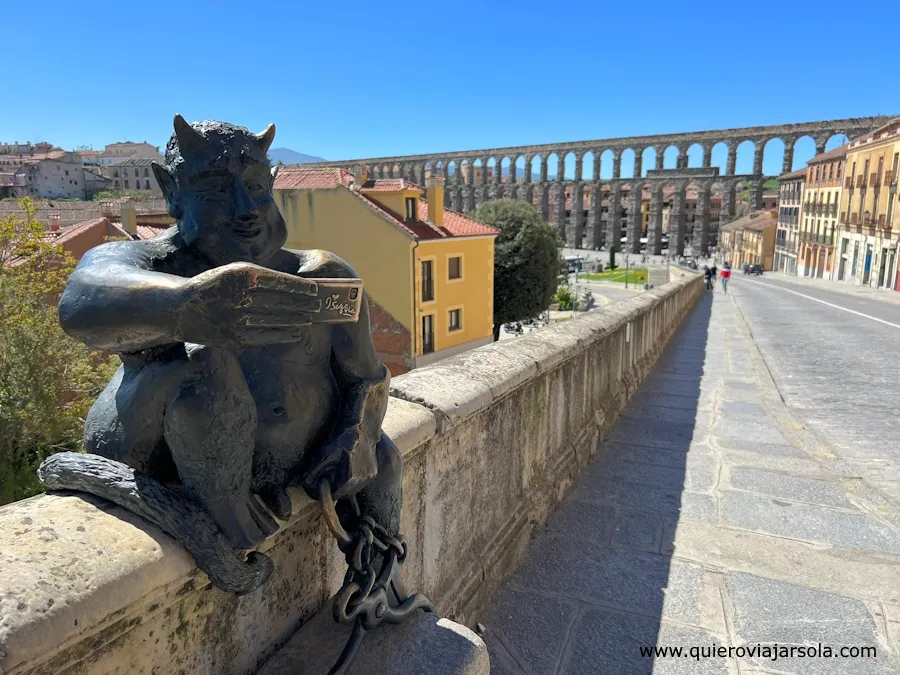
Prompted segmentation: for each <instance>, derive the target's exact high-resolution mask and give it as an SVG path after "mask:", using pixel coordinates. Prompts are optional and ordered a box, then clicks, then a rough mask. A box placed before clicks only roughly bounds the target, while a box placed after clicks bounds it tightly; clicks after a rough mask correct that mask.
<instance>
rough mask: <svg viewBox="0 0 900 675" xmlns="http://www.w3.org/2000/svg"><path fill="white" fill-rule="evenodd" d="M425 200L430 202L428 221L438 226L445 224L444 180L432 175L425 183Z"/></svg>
mask: <svg viewBox="0 0 900 675" xmlns="http://www.w3.org/2000/svg"><path fill="white" fill-rule="evenodd" d="M425 186H426V189H425V199H427V200H428V220H429V221H430V222H431V223H433V224H435V225H438V226H442V225H443V224H444V179H443V177H442V176H438V175H437V174H434V173H433V174H431V176H429V177H428V180H426V181H425Z"/></svg>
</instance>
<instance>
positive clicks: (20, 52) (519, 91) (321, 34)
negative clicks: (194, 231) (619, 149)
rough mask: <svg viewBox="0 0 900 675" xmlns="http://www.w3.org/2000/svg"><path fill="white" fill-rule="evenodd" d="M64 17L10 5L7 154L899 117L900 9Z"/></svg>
mask: <svg viewBox="0 0 900 675" xmlns="http://www.w3.org/2000/svg"><path fill="white" fill-rule="evenodd" d="M74 7H75V5H73V4H72V3H71V2H68V1H66V2H41V1H40V0H38V1H37V2H10V3H6V6H4V10H3V14H4V17H3V26H4V31H3V32H4V36H3V45H4V53H5V54H6V59H7V66H6V68H4V91H5V92H6V97H5V100H4V102H3V104H2V106H0V139H2V140H5V141H13V140H19V141H25V140H35V139H38V138H39V139H41V140H47V141H51V142H53V143H56V144H57V145H60V146H63V147H66V148H72V147H75V146H78V145H93V146H95V147H102V146H103V145H104V144H106V143H109V142H113V141H118V140H125V139H128V140H136V141H142V140H147V141H149V142H151V143H153V144H156V145H161V146H162V145H164V144H165V142H166V140H167V138H168V136H169V134H170V133H171V121H172V115H173V113H175V112H180V113H182V114H183V115H184V116H185V117H186V118H187V119H188V120H197V119H204V118H214V119H222V120H226V121H230V122H234V123H237V124H241V125H244V126H248V127H250V128H253V129H259V130H261V129H263V128H264V127H265V126H266V124H267V123H269V122H275V123H276V125H277V127H278V137H277V138H276V140H275V146H276V147H287V148H291V149H293V150H297V151H299V152H304V153H307V154H311V155H317V156H320V157H325V158H328V159H345V158H349V157H371V156H384V155H398V154H409V153H418V152H429V151H444V150H462V149H471V148H482V147H495V146H505V145H523V144H532V143H549V142H554V141H570V140H583V139H593V138H607V137H615V136H627V135H640V134H653V133H667V132H680V131H693V130H702V129H714V128H727V127H736V126H745V125H756V124H776V123H784V122H795V121H811V120H819V119H828V118H837V117H855V116H864V115H874V114H900V51H898V47H897V35H898V34H897V27H898V26H900V3H898V2H896V1H887V0H878V1H871V0H863V1H862V2H855V3H848V2H846V1H842V2H834V1H833V0H832V1H828V0H825V1H822V0H817V1H815V2H813V1H812V0H795V1H792V2H769V3H754V2H742V3H727V2H725V3H723V2H716V3H712V2H710V3H708V4H706V5H704V4H703V3H698V2H695V3H690V4H689V5H684V4H683V3H677V2H670V3H654V2H640V3H635V2H617V3H603V2H596V1H593V2H568V3H547V2H536V1H534V0H524V1H521V0H520V1H516V2H508V1H503V2H499V1H497V0H487V1H485V0H481V1H480V2H476V1H474V0H457V1H456V2H451V3H448V2H427V1H426V2H412V3H377V2H365V3H361V2H354V1H347V2H340V3H333V2H321V3H319V2H316V3H313V2H311V1H310V0H303V1H301V2H279V3H266V2H256V3H248V2H240V3H238V2H226V1H213V0H199V1H193V0H182V1H181V2H172V1H158V2H153V3H147V2H136V3H135V2H121V0H118V1H116V2H107V1H105V0H103V1H95V2H89V3H87V4H81V5H78V6H77V7H78V8H77V11H73V8H74ZM857 44H862V45H865V46H866V50H865V51H862V50H860V49H857V48H856V47H855V45H857ZM851 45H852V47H851ZM809 145H810V146H811V143H810V144H809ZM811 154H812V149H811V147H810V148H808V149H806V150H805V151H804V150H803V149H802V148H798V156H799V157H800V158H801V159H804V160H805V159H807V158H808V156H809V155H811ZM748 157H749V153H743V154H742V155H741V156H739V166H738V170H739V172H741V171H742V168H743V170H746V171H749V161H750V160H749V158H748ZM720 159H721V158H719V157H718V156H714V161H715V162H716V163H718V161H719V160H720ZM692 164H693V162H692ZM623 168H624V167H623ZM764 168H765V171H766V173H778V171H779V170H780V168H781V167H780V159H770V158H769V157H768V156H767V162H766V166H765V167H764ZM604 173H606V171H604Z"/></svg>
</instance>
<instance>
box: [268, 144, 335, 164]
mask: <svg viewBox="0 0 900 675" xmlns="http://www.w3.org/2000/svg"><path fill="white" fill-rule="evenodd" d="M269 159H271V160H272V163H273V164H278V162H281V163H282V164H309V163H311V162H327V161H328V160H327V159H322V158H321V157H313V156H312V155H304V154H303V153H302V152H297V151H296V150H290V149H288V148H272V149H271V150H269Z"/></svg>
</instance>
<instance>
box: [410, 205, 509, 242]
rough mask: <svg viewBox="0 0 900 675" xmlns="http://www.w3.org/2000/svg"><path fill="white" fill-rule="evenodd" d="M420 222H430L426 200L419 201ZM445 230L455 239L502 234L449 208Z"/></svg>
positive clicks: (445, 219) (445, 216)
mask: <svg viewBox="0 0 900 675" xmlns="http://www.w3.org/2000/svg"><path fill="white" fill-rule="evenodd" d="M419 220H422V221H425V220H428V202H427V201H426V200H425V199H419ZM443 229H445V230H447V232H449V233H450V235H451V236H453V237H479V236H485V235H494V236H496V235H498V234H500V230H496V229H494V228H493V227H489V226H488V225H485V224H484V223H482V222H479V221H477V220H475V219H474V218H469V217H468V216H465V215H463V214H462V213H459V212H458V211H451V210H450V209H448V208H445V209H444V225H443Z"/></svg>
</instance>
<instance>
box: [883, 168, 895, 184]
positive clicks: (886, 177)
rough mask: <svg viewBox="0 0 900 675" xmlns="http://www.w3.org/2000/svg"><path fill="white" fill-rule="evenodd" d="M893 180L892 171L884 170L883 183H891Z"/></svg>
mask: <svg viewBox="0 0 900 675" xmlns="http://www.w3.org/2000/svg"><path fill="white" fill-rule="evenodd" d="M893 182H894V172H893V171H885V172H884V184H885V185H891V184H892V183H893Z"/></svg>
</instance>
